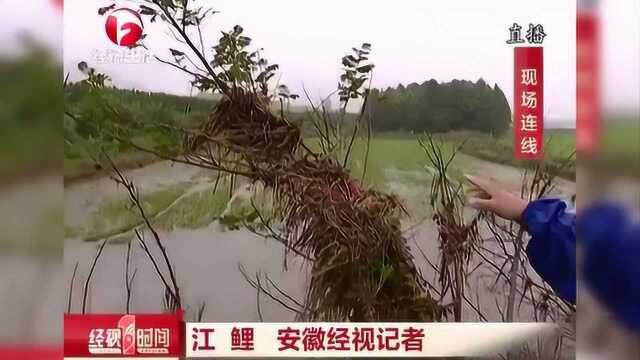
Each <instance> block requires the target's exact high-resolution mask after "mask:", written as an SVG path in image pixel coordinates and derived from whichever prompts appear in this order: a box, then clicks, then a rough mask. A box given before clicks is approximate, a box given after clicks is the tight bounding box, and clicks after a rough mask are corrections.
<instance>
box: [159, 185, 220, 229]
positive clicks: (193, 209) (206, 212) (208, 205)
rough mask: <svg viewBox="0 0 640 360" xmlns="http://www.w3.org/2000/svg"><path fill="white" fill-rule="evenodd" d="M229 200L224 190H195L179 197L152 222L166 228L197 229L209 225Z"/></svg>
mask: <svg viewBox="0 0 640 360" xmlns="http://www.w3.org/2000/svg"><path fill="white" fill-rule="evenodd" d="M227 201H229V196H228V194H227V192H226V191H224V190H222V189H220V190H218V191H217V192H213V189H212V188H208V189H204V190H199V191H195V192H193V193H191V194H188V195H186V196H184V197H183V198H181V199H180V201H179V202H178V203H176V205H175V206H173V207H172V208H171V210H170V211H167V212H166V213H163V214H162V215H161V216H159V217H158V218H156V219H155V220H154V224H155V225H158V226H159V227H161V228H163V229H166V230H173V229H175V228H183V229H197V228H200V227H203V226H207V225H209V224H210V223H211V222H213V221H214V220H216V219H217V218H218V216H219V215H220V214H221V213H222V211H223V210H224V208H225V205H226V203H227Z"/></svg>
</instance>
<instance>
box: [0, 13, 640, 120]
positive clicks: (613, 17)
mask: <svg viewBox="0 0 640 360" xmlns="http://www.w3.org/2000/svg"><path fill="white" fill-rule="evenodd" d="M196 1H197V3H201V4H203V3H208V4H213V5H214V7H215V9H216V10H219V11H221V13H220V14H217V15H215V17H214V18H212V19H211V20H210V22H209V23H208V25H207V26H206V28H205V43H208V44H214V43H215V42H216V40H217V38H218V37H219V31H220V30H228V29H231V28H232V27H233V25H235V24H241V25H242V26H243V27H244V28H245V31H246V33H247V34H248V35H249V36H251V37H252V38H253V39H254V45H255V46H258V47H262V48H264V49H265V51H264V52H263V54H264V56H266V57H267V58H268V59H270V60H271V62H273V63H278V64H280V66H281V72H282V78H281V82H283V83H286V84H288V85H289V87H290V88H291V89H292V91H294V92H298V93H301V92H302V85H303V84H304V86H305V87H306V88H307V89H308V90H309V91H310V93H311V94H312V95H313V96H315V97H318V98H319V97H321V96H324V95H326V94H329V93H330V92H332V91H333V90H334V89H335V87H336V84H337V79H338V76H339V74H340V58H341V56H342V55H344V54H345V53H346V51H347V50H349V49H350V48H351V47H352V46H354V45H358V44H360V43H362V42H370V43H371V44H372V45H373V54H372V60H373V61H374V63H375V64H376V69H375V70H374V81H373V86H374V87H387V86H396V85H397V84H398V83H404V84H405V85H406V84H408V83H411V82H418V83H421V82H423V81H425V80H428V79H430V78H435V79H436V80H438V81H440V82H442V81H449V80H451V79H454V78H457V79H467V80H473V81H475V80H477V79H478V78H480V77H482V78H484V79H485V80H486V81H487V82H488V83H489V84H491V85H493V84H494V83H497V84H498V85H499V86H500V87H501V88H502V89H503V91H504V92H505V94H506V96H507V99H508V100H509V102H511V97H512V91H513V89H512V88H513V86H512V81H513V80H512V77H513V74H512V72H513V54H512V52H513V50H512V48H511V47H510V46H508V45H507V44H505V40H506V39H507V36H508V31H507V28H508V27H509V26H510V25H511V24H512V23H513V22H518V23H520V24H521V25H523V27H526V26H527V25H528V23H530V22H531V23H540V24H542V25H543V26H544V29H545V32H546V33H547V35H548V36H547V38H546V39H545V41H544V48H545V113H546V114H547V119H550V120H555V121H558V120H561V121H565V122H564V124H563V125H565V126H571V125H572V123H573V120H569V119H573V118H574V116H575V2H574V1H561V0H541V1H536V2H531V1H515V0H493V1H478V0H447V1H409V0H396V1H393V2H382V1H366V0H351V1H345V0H340V1H337V0H324V1H300V0H278V1H262V0H261V1H258V0H251V1H249V0H247V1H238V0H215V1H207V0H196ZM7 2H8V3H14V4H17V3H19V4H20V6H14V7H10V8H9V9H8V12H7V11H4V10H6V9H7V8H6V7H4V6H3V8H4V9H3V12H4V15H1V14H0V21H2V20H7V19H8V20H9V21H10V23H9V26H10V28H9V29H11V30H15V29H14V28H23V29H27V30H33V31H36V32H37V33H38V34H39V35H41V36H42V37H43V38H44V39H46V41H47V42H49V43H53V44H54V45H53V46H54V47H58V46H59V45H57V43H58V42H59V38H58V37H59V35H54V33H56V31H55V30H57V28H55V27H56V26H59V22H58V23H57V22H56V21H55V20H52V19H51V13H50V12H47V11H42V8H43V7H49V8H50V6H48V5H49V4H48V3H49V1H48V0H32V1H20V2H18V1H17V0H0V3H7ZM139 2H140V1H139V0H137V1H126V0H120V1H116V3H118V4H119V5H127V4H129V5H130V6H131V4H132V3H134V4H135V3H139ZM111 3H112V1H109V0H106V1H104V0H94V1H91V0H66V1H65V21H64V67H65V72H67V71H70V72H71V74H72V76H71V78H72V79H78V78H79V76H80V75H79V74H78V72H77V70H76V64H77V63H78V62H79V61H82V60H86V61H89V62H91V61H92V52H95V51H96V50H97V51H106V50H110V49H118V47H117V46H116V45H114V44H112V43H111V42H109V40H108V39H107V37H106V34H105V33H104V18H103V17H101V16H99V15H98V14H97V9H98V8H99V7H101V6H105V5H109V4H111ZM36 4H38V5H36ZM489 4H490V5H489ZM38 6H39V8H38ZM601 10H602V11H601V14H602V16H603V21H604V25H605V26H603V28H604V33H603V38H604V39H603V44H604V55H605V56H604V74H603V75H604V84H603V86H604V89H603V90H604V101H605V105H606V107H607V108H609V109H615V110H618V111H620V110H625V109H628V110H635V111H638V107H639V102H640V86H639V85H638V81H639V79H640V66H639V65H638V64H640V25H639V23H638V18H640V5H639V4H638V1H637V0H616V1H607V2H605V3H602V4H601ZM5 17H6V18H7V19H4V18H5ZM16 19H19V20H16ZM25 19H29V21H24V20H25ZM20 20H21V21H20ZM5 26H6V24H3V25H2V27H3V28H4V27H5ZM145 26H146V28H145V33H146V34H147V41H146V44H147V46H148V47H149V48H150V50H151V51H153V52H154V53H156V54H158V55H161V56H164V57H167V54H168V52H167V50H166V49H167V48H168V47H170V46H171V47H175V48H179V49H181V47H180V45H179V44H175V43H173V42H170V38H169V37H168V36H167V35H166V34H165V33H164V25H163V24H150V23H148V22H147V23H146V24H145ZM3 30H4V29H3ZM12 34H13V35H12ZM56 34H57V33H56ZM14 35H15V31H13V32H11V31H9V32H7V31H3V32H2V35H1V36H0V40H1V43H0V44H1V45H0V52H2V51H3V50H6V49H5V48H7V47H8V46H7V44H12V42H11V41H6V40H8V39H10V37H11V36H14ZM9 47H10V46H9ZM94 66H95V67H97V68H98V69H99V70H100V71H102V72H105V73H107V74H109V75H110V76H111V77H112V78H113V82H114V84H115V85H116V86H119V87H126V88H138V89H145V90H152V91H164V92H170V93H177V94H188V93H189V89H190V87H189V85H188V82H187V80H188V78H187V77H185V76H183V75H182V74H181V73H180V72H178V71H175V70H172V69H170V68H168V67H167V66H166V65H163V64H158V63H148V64H129V65H124V64H102V65H100V64H94ZM334 104H335V102H334Z"/></svg>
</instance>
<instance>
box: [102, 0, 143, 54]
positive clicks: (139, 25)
mask: <svg viewBox="0 0 640 360" xmlns="http://www.w3.org/2000/svg"><path fill="white" fill-rule="evenodd" d="M104 29H105V32H106V33H107V37H108V38H109V40H111V42H112V43H114V44H116V45H119V46H122V47H127V48H132V47H134V46H136V45H137V44H138V41H140V39H142V33H143V31H144V23H143V22H142V18H141V17H140V14H138V13H137V12H136V11H134V10H131V9H128V8H118V9H115V10H113V11H111V12H110V13H109V15H108V16H107V20H106V22H105V25H104Z"/></svg>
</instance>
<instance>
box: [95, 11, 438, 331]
mask: <svg viewBox="0 0 640 360" xmlns="http://www.w3.org/2000/svg"><path fill="white" fill-rule="evenodd" d="M147 4H148V5H149V6H147V5H143V6H141V10H140V12H141V14H143V15H147V16H150V17H151V18H152V21H155V20H156V19H157V18H160V19H161V20H162V21H164V22H165V23H166V24H167V25H168V29H169V31H170V32H171V34H173V35H175V38H176V40H178V42H179V43H180V44H182V45H183V46H184V49H170V53H171V56H172V57H173V60H164V59H161V58H158V60H159V61H161V62H163V63H166V64H168V65H169V66H172V67H174V68H176V69H179V70H180V71H184V72H185V73H188V74H189V75H190V76H191V77H192V84H193V85H194V86H195V87H197V88H199V89H200V90H201V91H211V92H215V93H219V94H221V96H222V97H221V100H220V101H219V102H218V103H217V104H216V106H215V108H214V110H213V111H212V112H211V113H210V115H209V118H208V120H207V121H205V122H204V123H203V124H202V125H201V126H199V127H198V128H192V127H184V126H182V127H180V126H175V125H172V124H163V123H158V124H143V125H141V127H143V128H148V127H153V128H154V131H160V132H162V131H165V132H168V133H170V134H172V135H173V136H174V137H175V136H179V137H181V138H182V139H183V148H182V151H181V153H180V154H179V155H178V156H176V155H175V154H172V153H168V152H166V151H163V150H162V149H153V148H147V147H145V146H142V145H140V144H138V143H136V141H135V139H133V138H131V137H128V136H127V135H128V134H127V131H126V129H123V128H121V127H120V128H116V129H112V130H114V131H111V132H110V135H109V136H110V137H111V138H112V139H114V140H115V141H117V142H119V143H120V144H122V145H124V146H131V147H134V148H136V149H138V150H142V151H146V152H149V153H152V154H155V155H156V156H158V157H160V158H164V159H170V160H173V161H178V162H181V163H185V164H189V165H193V166H197V167H201V168H205V169H212V170H216V171H219V172H223V173H227V174H230V175H231V176H232V177H235V176H242V177H243V178H245V179H246V181H249V182H252V183H260V184H262V186H264V188H265V189H267V191H270V192H271V199H272V203H271V204H270V205H271V208H272V209H271V212H272V218H273V219H276V220H277V221H278V222H279V223H280V224H281V225H280V226H279V228H278V229H277V230H275V229H272V230H273V233H275V232H278V234H277V236H278V238H279V239H281V240H282V242H283V243H284V244H285V246H286V249H288V250H290V251H291V252H294V253H297V254H302V255H303V256H304V257H305V258H307V259H312V260H309V261H310V262H311V264H310V267H311V273H310V280H309V284H308V290H307V292H306V297H305V299H304V307H303V309H302V311H301V312H300V313H299V316H298V317H299V319H300V320H309V321H323V320H324V321H347V320H348V321H376V320H377V321H437V320H439V319H441V317H442V309H441V308H440V306H439V305H438V304H437V302H436V301H435V300H434V299H433V298H432V297H431V295H430V293H429V291H428V289H427V284H426V281H425V280H424V279H423V278H422V276H421V275H420V274H419V272H418V269H417V268H416V266H415V264H414V262H413V257H412V255H411V253H410V250H409V246H408V244H407V241H406V239H405V238H404V236H403V234H402V231H401V228H400V217H401V216H402V214H403V213H404V208H403V207H402V205H401V204H400V202H399V201H398V199H397V198H396V197H394V196H392V195H389V194H386V193H384V192H381V191H377V190H374V189H370V188H367V187H366V186H365V185H364V184H362V183H361V182H359V181H358V180H356V179H355V178H353V177H352V176H351V175H350V173H349V171H348V170H347V169H346V164H347V162H348V160H349V157H350V155H351V152H352V146H353V143H354V141H355V137H356V136H357V134H358V133H359V130H360V129H361V122H363V121H364V120H363V119H364V118H365V117H366V107H367V106H366V104H367V95H368V90H367V88H366V83H367V81H369V80H370V79H371V71H372V69H373V65H372V64H371V63H370V62H369V61H368V56H369V53H370V51H371V45H369V44H366V43H365V44H363V45H362V46H361V47H359V48H354V49H353V53H352V54H351V55H347V56H345V57H344V58H343V60H342V63H343V65H344V74H343V76H342V77H341V79H340V85H339V89H338V93H339V97H340V100H341V102H342V109H343V111H341V113H340V114H338V115H337V117H336V118H332V116H334V115H332V114H330V113H329V112H328V111H325V110H324V109H323V110H318V108H317V107H316V106H313V108H314V116H315V120H314V125H315V128H316V130H317V132H318V136H319V138H320V139H321V144H320V148H321V149H320V150H313V149H312V148H313V146H309V145H307V143H305V141H304V140H303V137H302V130H301V124H297V123H293V122H292V121H290V120H289V119H288V114H287V113H286V111H285V109H284V108H285V107H284V104H285V102H288V101H290V100H294V99H295V98H296V97H297V95H295V94H291V93H290V92H289V91H288V89H287V88H286V87H284V86H283V85H280V86H278V87H276V89H275V91H273V89H272V86H271V85H272V84H271V82H270V79H271V78H272V77H273V75H274V72H275V70H276V69H277V65H269V64H268V62H267V61H266V60H265V59H263V58H261V57H260V52H259V50H255V51H251V50H249V46H250V44H251V39H250V38H249V37H247V36H246V35H244V30H243V29H242V27H240V26H235V27H234V28H233V30H232V31H230V32H223V34H222V37H221V38H220V40H219V42H218V45H216V46H214V47H213V53H214V55H213V57H212V58H208V56H207V54H209V51H208V50H207V49H206V48H205V46H204V42H203V41H202V37H201V29H200V25H201V23H202V22H203V21H204V18H205V17H206V16H208V15H211V14H212V13H213V12H211V11H209V10H203V9H201V8H192V7H190V5H191V4H190V2H189V1H184V0H181V1H166V0H163V1H160V0H153V1H148V2H147ZM192 34H196V35H197V38H198V39H199V41H198V40H195V41H194V40H193V35H192ZM196 44H199V46H198V45H196ZM98 87H99V84H98ZM276 101H277V102H279V104H280V109H279V111H275V110H274V109H273V106H272V105H273V103H274V102H276ZM350 101H362V106H361V112H360V114H359V116H357V117H356V119H355V120H354V123H353V126H352V127H351V128H350V129H347V127H346V126H344V125H345V124H344V123H345V119H347V116H346V108H347V104H348V103H349V102H350ZM118 116H119V114H118V112H117V111H114V117H118ZM114 123H116V124H118V121H114ZM103 130H104V129H103ZM369 135H370V132H369ZM121 183H122V182H121ZM232 183H233V182H232ZM124 185H126V182H124ZM128 189H129V188H128ZM129 192H131V191H129ZM136 235H138V234H136ZM272 235H274V234H272ZM138 238H139V239H140V237H138ZM143 248H144V246H143ZM165 280H166V279H165ZM164 282H165V287H166V288H167V289H168V290H171V291H172V293H169V294H168V298H169V300H171V301H173V302H174V305H175V303H176V302H177V306H179V305H180V300H179V297H178V294H177V286H176V285H175V284H174V283H173V280H172V281H171V282H170V283H167V282H166V281H164Z"/></svg>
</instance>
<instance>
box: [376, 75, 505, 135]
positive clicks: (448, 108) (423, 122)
mask: <svg viewBox="0 0 640 360" xmlns="http://www.w3.org/2000/svg"><path fill="white" fill-rule="evenodd" d="M371 94H372V100H371V107H372V110H373V113H374V115H375V117H374V119H375V121H374V127H375V129H376V130H379V131H390V130H406V131H430V132H446V131H452V130H476V131H482V132H487V133H492V134H500V133H503V132H504V131H506V130H507V129H508V128H509V125H510V122H511V110H510V109H509V104H508V103H507V100H506V98H505V96H504V93H503V92H502V90H501V89H500V88H499V87H498V85H495V86H494V87H493V88H491V87H490V86H489V85H488V84H487V83H486V82H485V81H484V79H482V78H481V79H478V80H477V81H476V82H475V83H474V82H472V81H468V80H453V81H451V82H448V83H438V82H437V81H436V80H434V79H431V80H428V81H425V82H423V83H422V84H417V83H411V84H409V85H407V86H406V87H405V86H404V85H402V84H400V85H398V86H397V87H396V88H395V89H394V88H387V89H386V90H378V89H375V90H373V91H372V93H371Z"/></svg>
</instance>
